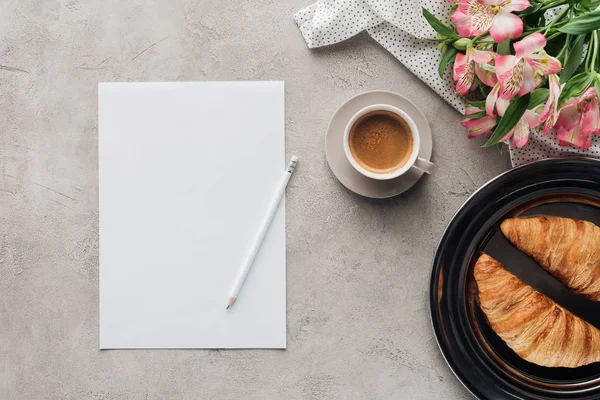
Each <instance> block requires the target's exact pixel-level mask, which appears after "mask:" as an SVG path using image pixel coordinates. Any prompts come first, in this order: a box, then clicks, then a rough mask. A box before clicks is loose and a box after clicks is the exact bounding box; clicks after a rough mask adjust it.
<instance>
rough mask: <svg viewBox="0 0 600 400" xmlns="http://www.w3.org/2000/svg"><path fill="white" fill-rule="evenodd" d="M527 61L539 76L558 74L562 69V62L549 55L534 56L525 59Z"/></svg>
mask: <svg viewBox="0 0 600 400" xmlns="http://www.w3.org/2000/svg"><path fill="white" fill-rule="evenodd" d="M525 61H527V63H528V64H529V65H531V67H532V68H533V69H534V70H535V72H537V73H538V74H539V75H550V74H557V73H559V72H560V70H561V69H562V65H561V64H560V61H558V60H557V59H556V58H554V57H550V56H547V55H541V54H532V55H530V56H527V57H525Z"/></svg>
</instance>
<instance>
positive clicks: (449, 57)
mask: <svg viewBox="0 0 600 400" xmlns="http://www.w3.org/2000/svg"><path fill="white" fill-rule="evenodd" d="M457 53H458V50H456V49H455V48H454V47H452V46H448V48H447V49H446V51H445V52H444V55H443V56H442V59H441V60H440V65H439V67H438V73H439V74H440V78H442V79H443V78H444V72H445V71H446V68H448V64H450V63H451V62H452V61H454V59H455V58H456V54H457Z"/></svg>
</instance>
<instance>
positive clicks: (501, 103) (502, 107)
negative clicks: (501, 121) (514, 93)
mask: <svg viewBox="0 0 600 400" xmlns="http://www.w3.org/2000/svg"><path fill="white" fill-rule="evenodd" d="M509 104H510V100H504V99H498V100H497V101H496V112H497V113H498V115H499V116H501V117H503V116H504V113H505V112H506V109H507V108H508V105H509Z"/></svg>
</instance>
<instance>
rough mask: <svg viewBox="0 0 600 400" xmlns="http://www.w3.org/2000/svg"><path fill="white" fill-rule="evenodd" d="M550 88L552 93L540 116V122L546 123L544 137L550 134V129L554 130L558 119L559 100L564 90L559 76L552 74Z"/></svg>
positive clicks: (549, 80)
mask: <svg viewBox="0 0 600 400" xmlns="http://www.w3.org/2000/svg"><path fill="white" fill-rule="evenodd" d="M548 86H549V89H550V93H549V95H548V100H546V105H545V106H544V110H543V111H542V113H541V114H540V121H542V122H544V127H543V128H542V134H543V135H544V136H546V135H547V134H548V132H550V129H552V127H553V126H554V125H555V124H556V120H557V119H558V98H559V97H560V93H561V90H562V89H561V87H560V80H559V79H558V75H555V74H552V75H550V76H548Z"/></svg>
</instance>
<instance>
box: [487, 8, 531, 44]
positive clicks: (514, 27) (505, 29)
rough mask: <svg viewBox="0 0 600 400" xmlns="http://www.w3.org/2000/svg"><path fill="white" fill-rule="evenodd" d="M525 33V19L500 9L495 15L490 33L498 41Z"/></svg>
mask: <svg viewBox="0 0 600 400" xmlns="http://www.w3.org/2000/svg"><path fill="white" fill-rule="evenodd" d="M522 33H523V21H522V20H521V18H519V17H517V16H516V15H514V14H511V13H509V12H506V11H505V10H502V9H500V11H498V14H496V16H495V17H494V20H493V22H492V27H491V28H490V35H492V38H493V39H494V41H495V42H496V43H500V42H503V41H505V40H506V39H508V38H511V39H514V38H518V37H519V36H521V34H522Z"/></svg>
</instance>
